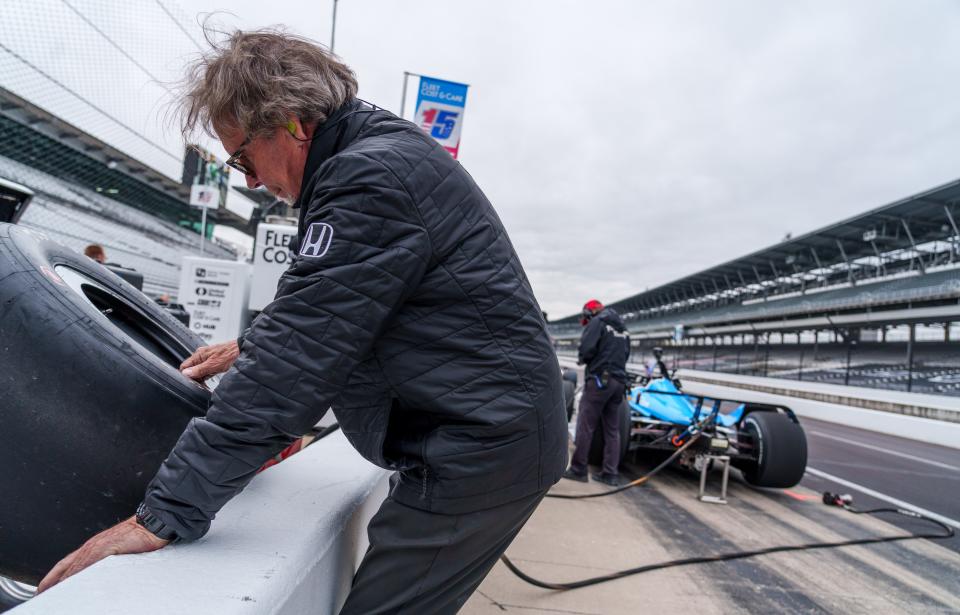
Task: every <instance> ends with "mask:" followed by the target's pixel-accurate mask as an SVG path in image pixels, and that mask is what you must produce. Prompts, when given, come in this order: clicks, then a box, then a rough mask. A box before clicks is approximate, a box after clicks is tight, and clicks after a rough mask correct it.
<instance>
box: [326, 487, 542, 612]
mask: <svg viewBox="0 0 960 615" xmlns="http://www.w3.org/2000/svg"><path fill="white" fill-rule="evenodd" d="M545 494H546V491H543V492H541V493H538V494H536V495H533V496H529V497H526V498H523V499H521V500H517V501H515V502H510V503H509V504H504V505H502V506H497V507H495V508H490V509H487V510H481V511H479V512H472V513H467V514H462V515H442V514H438V513H431V512H426V511H423V510H419V509H416V508H411V507H409V506H406V505H404V504H400V503H398V502H396V501H394V500H393V499H392V498H387V500H386V501H385V502H384V503H383V505H382V506H380V510H379V511H377V514H376V515H374V516H373V519H371V520H370V525H369V527H368V528H367V534H368V536H369V537H370V548H368V549H367V553H366V555H365V556H364V558H363V561H362V562H360V568H359V569H358V570H357V574H356V576H355V577H354V579H353V587H352V588H351V589H350V595H349V596H347V602H346V604H344V605H343V610H341V611H340V615H359V614H361V613H362V614H369V613H415V614H417V615H421V614H423V615H426V614H429V613H456V612H457V611H459V610H460V608H461V607H462V606H463V604H464V603H465V602H466V601H467V598H469V597H470V594H472V593H473V592H474V590H475V589H477V586H479V585H480V582H481V581H483V579H484V577H486V576H487V573H488V572H490V569H491V568H492V567H493V565H494V564H495V563H496V562H497V559H499V557H500V556H501V555H502V554H503V552H504V551H506V550H507V547H508V546H509V545H510V543H511V542H512V541H513V538H514V536H516V535H517V532H519V531H520V528H522V527H523V524H524V523H526V522H527V519H529V518H530V515H531V514H533V511H534V510H535V509H536V508H537V505H538V504H539V503H540V500H542V499H543V496H544V495H545Z"/></svg>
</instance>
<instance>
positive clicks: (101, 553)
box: [37, 517, 169, 593]
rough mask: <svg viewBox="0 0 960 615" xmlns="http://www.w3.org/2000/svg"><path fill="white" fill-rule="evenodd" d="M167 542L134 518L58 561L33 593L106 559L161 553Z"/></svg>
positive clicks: (95, 537)
mask: <svg viewBox="0 0 960 615" xmlns="http://www.w3.org/2000/svg"><path fill="white" fill-rule="evenodd" d="M168 542H169V541H167V540H163V539H161V538H157V537H156V536H154V535H153V534H152V533H150V531H149V530H147V529H146V528H145V527H143V526H141V525H139V524H138V523H137V519H136V517H130V518H129V519H125V520H124V521H121V522H120V523H118V524H116V525H115V526H113V527H111V528H109V529H106V530H104V531H102V532H100V533H99V534H97V535H96V536H94V537H93V538H91V539H90V540H88V541H87V542H85V543H84V544H83V546H82V547H80V548H79V549H77V550H76V551H74V552H73V553H71V554H70V555H68V556H66V557H65V558H63V559H62V560H60V561H59V562H58V563H57V565H56V566H54V567H53V569H52V570H51V571H50V572H48V573H47V576H45V577H43V580H42V581H40V586H39V587H38V588H37V591H38V592H40V593H43V592H45V591H46V590H48V589H50V588H51V587H53V586H54V585H56V584H57V583H59V582H60V581H63V580H64V579H66V578H68V577H72V576H73V575H75V574H77V573H78V572H80V571H81V570H83V569H84V568H87V567H89V566H92V565H93V564H96V563H97V562H99V561H100V560H102V559H103V558H105V557H107V556H108V555H126V554H128V553H147V552H149V551H156V550H157V549H162V548H163V547H165V546H166V545H167V543H168Z"/></svg>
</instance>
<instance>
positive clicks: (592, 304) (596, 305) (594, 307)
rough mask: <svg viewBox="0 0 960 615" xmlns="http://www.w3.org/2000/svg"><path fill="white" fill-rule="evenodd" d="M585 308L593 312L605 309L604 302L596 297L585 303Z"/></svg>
mask: <svg viewBox="0 0 960 615" xmlns="http://www.w3.org/2000/svg"><path fill="white" fill-rule="evenodd" d="M583 309H584V310H585V311H586V310H590V311H591V312H599V311H600V310H602V309H603V304H602V303H600V302H599V301H597V300H596V299H591V300H590V301H587V302H586V303H584V304H583Z"/></svg>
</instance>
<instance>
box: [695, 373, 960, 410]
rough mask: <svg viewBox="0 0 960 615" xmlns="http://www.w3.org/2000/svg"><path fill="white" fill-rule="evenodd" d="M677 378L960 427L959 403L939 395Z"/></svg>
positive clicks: (752, 379)
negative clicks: (923, 419)
mask: <svg viewBox="0 0 960 615" xmlns="http://www.w3.org/2000/svg"><path fill="white" fill-rule="evenodd" d="M678 374H679V375H680V376H681V377H682V378H683V379H684V380H685V381H687V382H702V383H705V384H717V385H726V386H735V387H737V388H740V389H747V390H751V391H759V392H762V393H773V394H777V395H789V396H790V397H796V398H799V399H809V400H813V401H822V402H826V403H830V404H838V405H841V406H851V407H854V408H866V409H868V410H877V411H881V412H890V413H893V414H902V415H905V416H912V417H919V418H925V419H934V420H937V421H946V422H949V423H960V399H958V398H956V397H947V396H942V395H925V394H922V393H904V392H900V391H887V390H882V389H869V388H865V387H853V386H844V385H837V384H823V383H817V382H797V381H796V380H782V379H778V378H763V377H757V376H739V375H733V374H723V373H718V372H706V371H699V370H691V369H683V370H680V371H679V372H678Z"/></svg>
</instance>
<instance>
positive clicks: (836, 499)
mask: <svg viewBox="0 0 960 615" xmlns="http://www.w3.org/2000/svg"><path fill="white" fill-rule="evenodd" d="M688 444H689V443H688ZM678 452H679V451H678ZM668 461H669V460H668ZM663 465H664V464H661V465H660V466H657V467H656V468H654V469H653V470H652V471H651V472H649V473H648V474H647V475H646V476H644V477H643V478H650V477H652V476H653V474H655V473H656V472H658V471H659V470H660V469H661V468H662V467H663ZM638 480H639V479H638ZM634 482H636V481H634ZM630 486H632V483H631V485H627V486H626V487H625V488H628V487H630ZM622 490H623V488H621V489H619V491H622ZM611 493H613V492H611ZM597 495H606V493H604V494H597ZM823 501H824V504H827V505H832V506H838V507H840V508H843V509H844V510H846V511H848V512H851V513H853V514H855V515H878V514H882V513H893V514H897V515H902V516H905V517H909V518H911V519H918V520H921V521H926V522H928V523H932V524H933V525H935V526H937V527H938V528H940V529H942V530H943V532H942V533H931V532H927V533H916V532H914V533H912V534H897V535H895V536H880V537H875V538H856V539H853V540H841V541H837V542H810V543H806V544H799V545H782V546H777V547H766V548H764V549H755V550H752V551H735V552H733V553H721V554H720V555H708V556H703V557H688V558H684V559H675V560H670V561H667V562H659V563H656V564H647V565H645V566H638V567H636V568H629V569H627V570H621V571H619V572H614V573H612V574H607V575H603V576H599V577H592V578H589V579H583V580H581V581H571V582H569V583H550V582H548V581H541V580H540V579H536V578H534V577H531V576H530V575H528V574H526V573H525V572H523V571H522V570H520V569H519V568H517V566H516V565H515V564H514V563H513V562H512V561H510V558H508V557H507V556H506V555H501V556H500V559H501V560H503V563H504V565H506V567H507V568H508V569H509V570H510V572H512V573H513V574H515V575H517V576H518V577H520V579H522V580H523V581H526V582H527V583H529V584H531V585H535V586H536V587H542V588H544V589H554V590H558V591H566V590H570V589H578V588H580V587H587V586H589V585H598V584H600V583H606V582H608V581H615V580H617V579H622V578H624V577H628V576H632V575H635V574H641V573H644V572H652V571H654V570H662V569H664V568H673V567H676V566H689V565H692V564H708V563H711V562H726V561H730V560H735V559H745V558H748V557H756V556H758V555H767V554H770V553H783V552H786V551H812V550H814V549H833V548H837V547H850V546H854V545H870V544H879V543H883V542H897V541H900V540H915V539H918V538H927V539H930V540H946V539H949V538H953V536H954V534H955V532H954V530H953V528H952V527H950V526H948V525H947V524H945V523H942V522H940V521H938V520H936V519H931V518H930V517H927V516H924V515H921V514H919V513H915V512H913V511H911V510H903V509H900V508H872V509H869V510H858V509H856V508H854V507H853V506H851V505H850V499H849V498H847V499H844V497H842V496H835V495H833V494H830V493H824V494H823Z"/></svg>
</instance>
